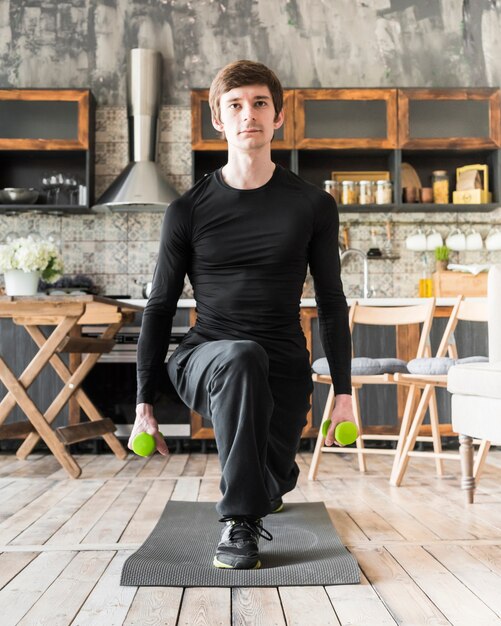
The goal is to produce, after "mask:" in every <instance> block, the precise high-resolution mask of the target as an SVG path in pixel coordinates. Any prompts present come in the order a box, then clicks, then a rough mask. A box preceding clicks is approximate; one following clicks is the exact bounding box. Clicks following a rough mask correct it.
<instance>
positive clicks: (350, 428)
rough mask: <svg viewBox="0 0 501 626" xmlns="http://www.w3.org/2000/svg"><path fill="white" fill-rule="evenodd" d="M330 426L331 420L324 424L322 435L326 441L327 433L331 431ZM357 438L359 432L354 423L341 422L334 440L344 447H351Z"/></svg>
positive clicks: (335, 432)
mask: <svg viewBox="0 0 501 626" xmlns="http://www.w3.org/2000/svg"><path fill="white" fill-rule="evenodd" d="M330 425H331V420H326V421H325V422H324V423H323V424H322V435H323V437H324V439H325V437H327V431H328V430H329V428H330ZM357 437H358V430H357V427H356V426H355V424H354V423H353V422H340V423H339V424H338V425H337V426H336V430H335V431H334V439H335V440H336V441H337V442H338V443H340V444H341V445H342V446H349V445H350V443H353V442H354V441H355V439H356V438H357Z"/></svg>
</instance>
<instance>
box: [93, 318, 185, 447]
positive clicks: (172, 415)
mask: <svg viewBox="0 0 501 626" xmlns="http://www.w3.org/2000/svg"><path fill="white" fill-rule="evenodd" d="M188 329H189V327H185V326H173V327H172V331H171V337H170V342H169V349H168V352H167V356H166V359H165V360H166V361H167V360H168V359H169V357H170V356H171V354H172V353H173V352H174V350H175V349H176V347H177V346H178V345H179V343H180V341H181V339H182V338H183V337H184V335H185V334H186V333H187V332H188ZM140 330H141V327H140V326H139V325H137V326H136V325H130V326H129V325H126V326H123V327H122V328H121V329H120V330H119V332H118V333H117V335H116V337H115V345H114V346H113V349H112V350H111V352H108V353H104V354H102V355H101V357H100V358H99V361H98V362H97V363H96V365H94V367H93V368H92V370H91V371H90V372H89V374H88V375H87V377H86V379H85V381H84V383H83V389H84V391H85V392H86V393H87V394H88V396H89V397H90V399H91V400H92V402H93V403H94V404H95V405H96V406H97V407H98V409H99V410H100V411H101V413H102V414H103V416H104V417H109V418H111V419H112V420H113V422H114V423H115V425H116V427H117V430H116V432H115V434H116V435H117V437H129V435H130V433H131V432H132V425H133V423H134V419H135V413H136V362H137V343H138V340H139V333H140ZM102 332H103V328H102V327H100V326H83V327H82V336H85V337H99V336H100V335H101V333H102ZM155 419H156V420H157V421H158V424H159V429H160V430H161V431H162V433H163V434H164V436H165V437H169V438H180V439H184V438H186V439H188V438H189V437H190V436H191V423H190V420H191V414H190V410H189V408H188V407H187V406H186V405H185V404H184V403H183V401H182V400H181V399H180V398H179V396H178V395H177V392H176V390H175V389H174V387H173V386H172V383H171V381H170V379H169V377H168V375H167V369H166V368H165V369H164V370H163V371H162V372H161V373H160V375H159V376H158V388H157V391H156V395H155Z"/></svg>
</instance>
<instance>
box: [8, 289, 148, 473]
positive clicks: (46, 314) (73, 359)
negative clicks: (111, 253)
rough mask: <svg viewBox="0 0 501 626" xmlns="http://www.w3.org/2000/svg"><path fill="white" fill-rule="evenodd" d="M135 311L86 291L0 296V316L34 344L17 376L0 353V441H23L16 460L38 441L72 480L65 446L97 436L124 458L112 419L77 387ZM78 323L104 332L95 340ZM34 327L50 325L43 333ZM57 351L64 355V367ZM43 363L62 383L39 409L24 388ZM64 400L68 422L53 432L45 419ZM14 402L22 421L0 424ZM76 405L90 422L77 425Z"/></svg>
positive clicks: (49, 419)
mask: <svg viewBox="0 0 501 626" xmlns="http://www.w3.org/2000/svg"><path fill="white" fill-rule="evenodd" d="M136 311H142V307H138V306H134V305H129V304H124V303H122V302H117V301H116V300H113V299H111V298H104V297H99V296H92V295H75V296H72V295H68V296H45V295H40V296H0V317H5V318H11V319H12V321H13V322H14V324H18V325H20V326H23V327H24V328H25V330H26V332H27V333H28V334H29V335H30V336H31V338H32V339H33V341H34V342H35V343H36V344H37V346H38V348H39V350H38V352H37V353H36V355H35V356H34V357H33V359H32V360H31V361H30V363H28V364H27V365H26V367H25V369H24V371H23V372H22V374H21V375H20V376H19V377H18V378H16V376H15V375H14V374H13V372H12V370H11V369H10V368H9V366H8V365H7V363H6V362H5V361H4V359H3V358H2V356H1V355H0V380H1V381H2V383H3V384H4V385H5V387H6V388H7V394H6V395H5V397H4V398H3V399H2V400H1V401H0V439H24V441H23V443H22V444H21V446H20V447H19V448H18V450H17V453H16V455H17V457H18V458H19V459H25V458H26V457H27V456H28V455H29V454H30V452H32V451H33V449H34V447H35V446H36V444H37V443H38V442H39V440H40V439H43V441H44V442H45V443H46V444H47V446H48V448H49V449H50V451H51V452H52V453H53V454H54V456H55V457H56V458H57V460H58V461H59V462H60V463H61V465H62V466H63V467H64V469H65V470H66V471H67V472H68V474H69V475H70V476H71V477H72V478H78V476H80V474H81V468H80V466H79V465H78V463H77V462H76V461H75V459H74V458H73V456H72V455H71V454H70V452H69V451H68V449H67V448H66V446H67V445H69V444H71V443H76V442H77V441H85V440H87V439H92V438H95V437H98V436H102V437H103V439H104V440H105V441H106V443H107V444H108V446H109V447H110V448H111V450H112V451H113V452H114V453H115V455H116V456H117V457H118V458H119V459H125V458H126V457H127V451H126V450H125V449H124V447H123V446H122V444H121V443H120V441H119V440H118V439H117V437H116V436H115V435H114V434H113V432H114V431H115V430H116V427H115V425H114V423H113V422H112V421H111V419H109V418H104V417H103V416H102V415H101V413H100V412H99V410H98V409H97V408H96V406H95V405H94V404H93V403H92V402H91V400H90V398H89V397H88V396H87V394H86V393H85V392H84V391H83V389H82V388H81V385H82V382H83V380H84V379H85V377H86V376H87V374H88V373H89V372H90V370H91V369H92V367H93V366H94V365H95V363H96V362H97V361H98V359H99V357H100V356H101V354H103V353H104V352H110V351H111V350H112V348H113V346H114V344H115V341H114V338H115V335H116V334H117V332H118V331H119V330H120V328H121V327H122V326H123V325H124V324H125V323H127V322H132V321H133V320H134V316H135V313H136ZM83 324H85V325H94V324H95V325H99V326H104V327H105V330H104V331H103V332H102V334H101V336H100V337H97V338H85V337H81V327H82V325H83ZM39 326H54V327H55V328H54V330H53V331H52V332H51V333H50V334H49V335H48V336H47V337H46V336H45V334H44V333H43V332H42V330H41V329H40V328H39ZM59 353H69V367H68V366H66V364H65V363H64V362H63V360H62V359H61V357H60V356H59ZM48 363H50V365H51V366H52V367H53V368H54V370H55V371H56V373H57V374H58V376H59V377H60V378H61V380H62V381H63V383H64V385H63V388H62V389H61V391H60V392H59V393H58V394H57V396H56V397H55V398H54V400H53V401H52V403H51V404H50V406H49V407H48V409H47V410H46V411H45V413H41V411H40V410H39V409H38V407H37V406H36V405H35V403H34V402H33V401H32V400H31V398H30V397H29V395H28V393H27V390H28V388H29V387H30V385H31V384H32V383H33V381H34V380H35V379H36V378H37V376H38V375H39V374H40V372H41V371H42V370H43V368H44V367H45V366H46V365H47V364H48ZM67 403H68V404H69V408H70V419H69V424H68V426H63V427H60V428H57V429H56V430H54V429H53V428H52V427H51V423H52V422H53V421H54V419H55V418H56V416H57V415H58V414H59V412H60V411H61V409H62V408H63V407H64V406H65V405H66V404H67ZM16 404H17V405H19V407H20V408H21V410H22V411H23V413H24V414H25V415H26V417H27V418H28V419H27V420H26V421H23V422H16V423H13V424H4V422H5V420H6V418H7V416H8V415H9V413H10V412H11V411H12V409H13V408H14V407H15V406H16ZM80 409H82V410H83V411H84V413H85V414H86V415H87V417H88V418H89V420H90V421H87V422H82V423H80Z"/></svg>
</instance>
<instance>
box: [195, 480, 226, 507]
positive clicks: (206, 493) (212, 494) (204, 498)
mask: <svg viewBox="0 0 501 626" xmlns="http://www.w3.org/2000/svg"><path fill="white" fill-rule="evenodd" d="M220 481H221V479H220V478H202V480H201V481H200V489H199V491H198V497H197V501H198V502H218V501H219V500H221V497H222V496H221V490H220V489H219V483H220Z"/></svg>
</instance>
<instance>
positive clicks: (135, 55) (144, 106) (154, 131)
mask: <svg viewBox="0 0 501 626" xmlns="http://www.w3.org/2000/svg"><path fill="white" fill-rule="evenodd" d="M161 84H162V57H161V55H160V53H159V52H157V51H156V50H149V49H147V48H134V49H133V50H131V51H130V52H129V58H128V66H127V118H128V130H129V159H130V163H129V165H127V167H126V168H125V169H124V170H123V172H122V173H121V174H120V175H119V176H118V178H117V179H116V180H115V181H113V183H112V184H111V185H110V186H109V187H108V189H107V190H106V191H105V192H104V193H103V194H102V196H101V197H100V198H99V200H98V201H97V202H96V204H95V205H94V206H93V210H94V211H96V212H98V213H99V212H109V211H163V210H164V209H165V208H166V207H167V206H168V205H169V204H170V203H171V202H172V201H173V200H175V199H176V198H178V197H179V194H178V193H177V191H176V190H175V189H174V188H173V187H171V186H170V185H169V183H168V182H167V181H166V180H165V178H164V177H163V175H162V173H161V172H160V168H159V166H158V164H157V163H156V162H155V158H156V154H157V135H158V114H159V110H160V103H161Z"/></svg>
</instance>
